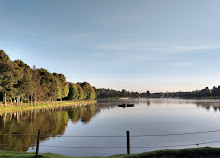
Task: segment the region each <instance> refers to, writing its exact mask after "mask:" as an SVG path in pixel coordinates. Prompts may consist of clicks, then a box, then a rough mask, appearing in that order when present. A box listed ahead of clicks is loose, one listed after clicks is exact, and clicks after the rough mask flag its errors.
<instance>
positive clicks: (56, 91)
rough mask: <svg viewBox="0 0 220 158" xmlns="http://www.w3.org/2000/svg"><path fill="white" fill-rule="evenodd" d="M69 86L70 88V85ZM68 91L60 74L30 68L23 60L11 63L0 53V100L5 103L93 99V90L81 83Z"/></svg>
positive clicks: (17, 103) (2, 52)
mask: <svg viewBox="0 0 220 158" xmlns="http://www.w3.org/2000/svg"><path fill="white" fill-rule="evenodd" d="M70 85H72V84H70ZM83 85H85V86H84V87H83V88H84V89H83V88H82V87H81V85H79V84H73V86H72V87H69V84H68V83H67V82H66V77H65V76H64V75H63V74H57V73H50V72H48V71H47V70H46V69H43V68H40V69H37V68H36V67H35V66H34V67H33V68H30V66H28V65H27V64H25V63H24V62H23V61H22V60H15V61H11V60H10V58H9V57H8V55H7V54H6V53H5V52H4V51H3V50H0V98H4V103H5V105H7V104H6V103H7V101H10V104H11V105H14V104H16V105H17V106H18V105H20V103H21V101H23V102H30V103H31V104H36V103H37V101H55V100H62V98H65V97H67V96H68V98H69V99H71V100H73V99H74V100H75V99H80V100H81V99H94V98H95V94H94V89H93V88H91V86H90V85H89V84H88V83H86V82H84V84H83Z"/></svg>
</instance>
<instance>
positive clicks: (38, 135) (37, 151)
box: [35, 129, 41, 157]
mask: <svg viewBox="0 0 220 158" xmlns="http://www.w3.org/2000/svg"><path fill="white" fill-rule="evenodd" d="M40 132H41V130H40V129H39V130H38V134H37V146H36V155H35V157H38V153H39V144H40Z"/></svg>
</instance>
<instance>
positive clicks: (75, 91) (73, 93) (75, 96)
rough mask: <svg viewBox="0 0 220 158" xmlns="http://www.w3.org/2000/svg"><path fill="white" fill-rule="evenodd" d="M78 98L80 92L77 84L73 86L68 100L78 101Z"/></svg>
mask: <svg viewBox="0 0 220 158" xmlns="http://www.w3.org/2000/svg"><path fill="white" fill-rule="evenodd" d="M78 98H79V92H78V88H77V84H73V85H71V86H70V88H69V94H68V99H69V100H76V99H78Z"/></svg>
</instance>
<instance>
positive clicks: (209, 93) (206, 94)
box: [151, 86, 220, 98]
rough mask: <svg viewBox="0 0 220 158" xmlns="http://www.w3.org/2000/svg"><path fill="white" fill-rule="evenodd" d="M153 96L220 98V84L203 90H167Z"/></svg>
mask: <svg viewBox="0 0 220 158" xmlns="http://www.w3.org/2000/svg"><path fill="white" fill-rule="evenodd" d="M151 97H154V98H220V86H218V87H215V86H214V87H213V88H212V89H209V88H208V87H206V88H204V89H202V90H196V91H192V92H167V93H153V94H151Z"/></svg>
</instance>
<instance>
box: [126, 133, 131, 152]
mask: <svg viewBox="0 0 220 158" xmlns="http://www.w3.org/2000/svg"><path fill="white" fill-rule="evenodd" d="M126 135H127V154H128V155H130V133H129V131H126Z"/></svg>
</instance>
